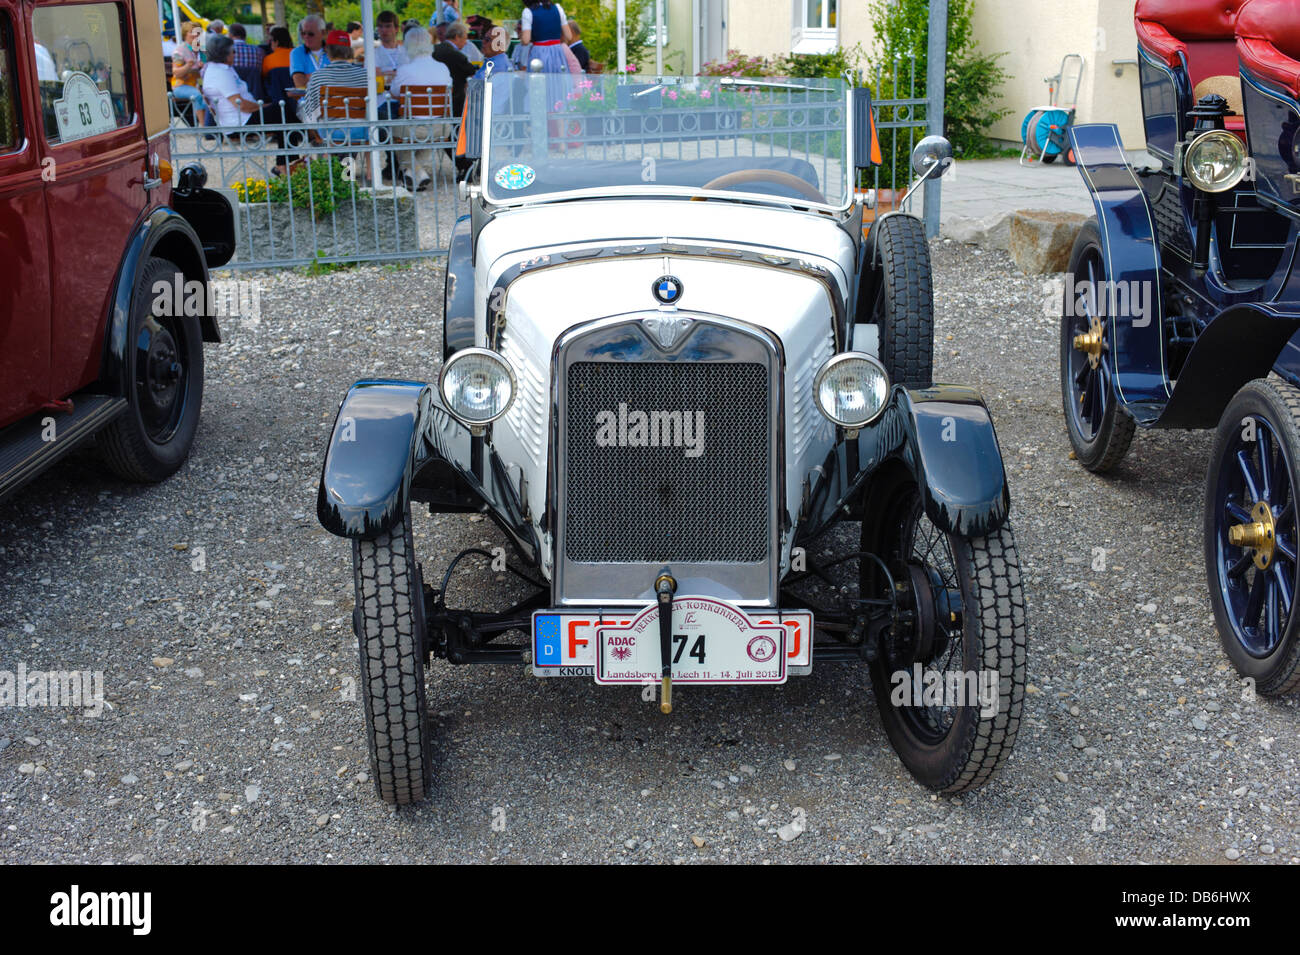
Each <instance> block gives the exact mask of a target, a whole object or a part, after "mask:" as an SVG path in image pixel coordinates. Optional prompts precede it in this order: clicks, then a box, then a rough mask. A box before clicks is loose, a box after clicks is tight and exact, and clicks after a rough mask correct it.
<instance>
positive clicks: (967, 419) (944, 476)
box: [895, 385, 1011, 537]
mask: <svg viewBox="0 0 1300 955" xmlns="http://www.w3.org/2000/svg"><path fill="white" fill-rule="evenodd" d="M895 395H896V397H897V401H898V408H899V411H900V413H901V419H902V425H903V432H904V434H905V435H906V439H905V441H904V444H903V447H902V449H901V450H902V458H903V461H904V462H905V463H906V464H907V465H908V467H910V468H911V470H912V475H913V477H914V478H915V479H916V483H917V486H918V487H920V489H921V501H922V504H923V505H924V506H925V513H926V516H927V517H929V518H930V520H931V522H932V523H933V524H934V525H935V527H937V528H939V529H940V530H942V531H946V532H947V533H950V534H956V535H957V536H959V537H984V536H986V535H987V534H989V533H991V532H993V531H995V530H997V529H998V528H999V527H1001V526H1002V525H1003V523H1005V522H1006V519H1007V515H1008V514H1009V513H1010V511H1011V494H1010V492H1009V491H1008V490H1007V476H1006V469H1005V468H1004V467H1003V464H1002V451H1001V450H1000V449H999V448H998V437H997V433H996V432H995V431H994V429H993V419H992V418H991V417H990V416H989V410H988V408H987V407H986V406H985V404H984V399H983V398H981V397H980V394H979V392H978V391H976V390H975V389H974V388H966V387H962V386H960V385H935V386H934V387H932V388H921V389H917V390H915V391H907V390H905V389H903V388H896V389H895Z"/></svg>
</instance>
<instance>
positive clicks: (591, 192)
mask: <svg viewBox="0 0 1300 955" xmlns="http://www.w3.org/2000/svg"><path fill="white" fill-rule="evenodd" d="M519 72H520V71H514V70H512V71H510V72H509V73H502V74H500V75H499V76H498V77H494V76H493V75H491V74H489V75H488V76H487V77H486V78H485V83H484V86H485V89H484V102H485V110H486V115H485V117H484V122H483V124H482V135H483V139H482V144H481V151H480V152H479V157H480V158H479V161H478V170H477V175H478V192H479V194H480V196H482V198H483V201H484V202H486V203H487V204H488V205H490V206H492V207H494V208H498V209H511V208H518V207H521V206H531V205H539V204H543V203H555V202H570V201H573V200H577V199H628V198H659V199H695V198H700V199H721V200H729V201H732V202H742V203H758V204H762V205H768V206H776V207H780V208H795V209H800V210H804V209H811V210H815V211H818V212H827V213H831V214H834V215H837V216H843V215H846V214H847V213H849V211H850V210H852V208H853V206H854V204H855V203H856V201H857V188H856V180H857V175H856V172H857V171H856V169H854V167H853V166H852V156H853V155H854V148H855V144H854V129H853V122H852V116H853V104H852V98H853V89H852V87H850V86H846V87H845V89H844V104H843V105H844V114H843V115H844V118H845V122H844V144H845V150H844V155H843V157H842V159H841V161H842V162H843V163H844V167H845V173H844V179H845V182H844V184H843V188H844V201H843V202H842V203H840V204H835V203H831V202H825V203H821V202H814V201H812V200H810V199H804V198H799V197H794V196H789V197H787V196H778V195H773V194H772V193H770V192H764V193H759V192H742V191H739V190H737V189H725V190H724V189H701V188H699V187H693V186H679V185H626V186H617V187H609V186H605V187H601V188H588V189H570V190H566V191H564V192H542V193H534V194H531V195H528V196H519V197H511V196H502V195H499V194H498V193H497V192H494V191H493V190H492V188H491V185H492V179H491V176H490V175H489V163H490V157H491V156H492V112H491V106H490V104H491V103H493V102H494V101H495V100H494V99H493V90H492V84H493V82H494V81H495V80H496V79H499V78H505V79H506V80H507V82H513V81H512V80H511V77H513V76H516V75H519ZM683 79H687V80H689V79H697V80H698V79H702V80H718V81H719V85H720V86H727V85H737V86H743V85H745V83H744V80H743V79H741V80H734V81H732V82H730V83H727V82H725V80H728V79H730V78H729V77H726V78H724V77H712V76H696V77H681V76H650V75H644V76H640V75H638V76H633V75H628V76H619V77H618V85H624V84H630V83H631V82H633V81H635V82H637V83H664V82H665V81H667V82H668V83H672V84H678V83H681V82H682V80H683ZM764 82H769V83H770V82H781V80H779V79H768V78H755V79H754V84H753V85H755V86H761V85H763V84H764ZM828 82H841V83H842V82H843V80H839V79H836V80H829V81H828Z"/></svg>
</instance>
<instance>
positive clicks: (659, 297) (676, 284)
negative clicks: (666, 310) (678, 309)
mask: <svg viewBox="0 0 1300 955" xmlns="http://www.w3.org/2000/svg"><path fill="white" fill-rule="evenodd" d="M650 291H651V293H652V294H653V295H654V297H655V301H657V302H658V303H659V304H660V305H676V304H677V303H678V302H679V301H680V300H681V297H682V280H681V279H679V278H678V277H677V276H675V275H663V276H660V277H659V278H657V279H655V280H654V284H653V285H651V286H650Z"/></svg>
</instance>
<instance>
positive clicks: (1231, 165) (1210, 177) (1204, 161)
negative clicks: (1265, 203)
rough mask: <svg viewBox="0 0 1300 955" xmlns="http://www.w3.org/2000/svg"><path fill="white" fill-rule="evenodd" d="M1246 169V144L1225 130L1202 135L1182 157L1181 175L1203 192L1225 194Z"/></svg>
mask: <svg viewBox="0 0 1300 955" xmlns="http://www.w3.org/2000/svg"><path fill="white" fill-rule="evenodd" d="M1249 167H1250V157H1248V156H1247V155H1246V147H1245V145H1244V144H1243V143H1242V141H1241V140H1240V139H1238V138H1237V137H1236V136H1234V135H1233V134H1232V133H1230V132H1228V131H1227V130H1225V129H1212V130H1210V131H1209V132H1208V133H1203V134H1202V135H1200V136H1199V137H1197V138H1196V139H1194V140H1192V144H1191V145H1190V146H1188V147H1187V152H1186V153H1184V155H1183V174H1184V175H1185V176H1187V178H1188V179H1190V180H1191V181H1192V185H1193V186H1195V187H1196V188H1197V189H1200V190H1201V191H1202V192H1227V191H1228V190H1229V189H1231V188H1232V187H1233V186H1235V185H1236V184H1237V183H1239V182H1241V180H1242V178H1243V177H1244V176H1245V175H1246V170H1247V169H1248V168H1249Z"/></svg>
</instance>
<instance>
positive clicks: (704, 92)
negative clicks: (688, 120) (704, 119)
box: [700, 90, 713, 99]
mask: <svg viewBox="0 0 1300 955" xmlns="http://www.w3.org/2000/svg"><path fill="white" fill-rule="evenodd" d="M712 98H713V94H712V93H711V92H709V91H708V90H702V91H701V92H700V99H712Z"/></svg>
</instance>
